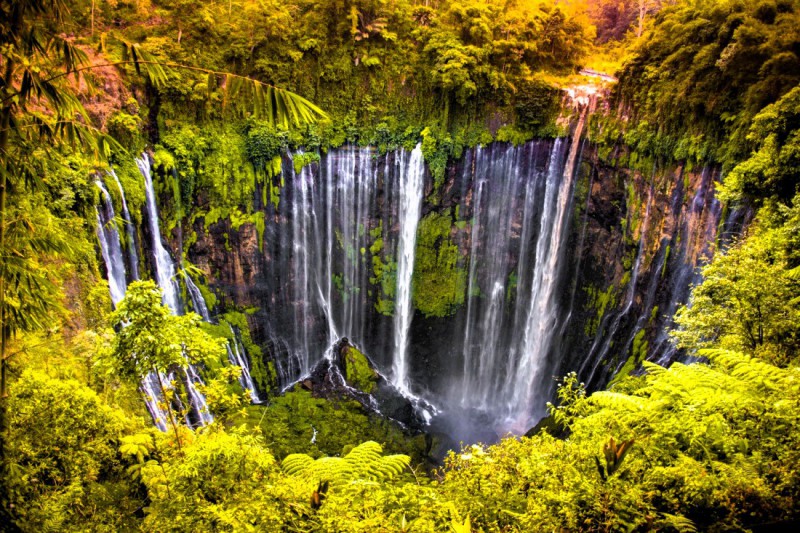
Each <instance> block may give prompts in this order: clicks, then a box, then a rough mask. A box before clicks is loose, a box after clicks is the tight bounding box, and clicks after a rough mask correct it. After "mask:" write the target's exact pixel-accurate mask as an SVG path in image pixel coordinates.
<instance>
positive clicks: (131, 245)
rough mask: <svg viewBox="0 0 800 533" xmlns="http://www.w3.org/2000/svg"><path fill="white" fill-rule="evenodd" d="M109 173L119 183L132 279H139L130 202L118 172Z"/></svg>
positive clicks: (137, 256) (110, 171)
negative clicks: (129, 208) (126, 197)
mask: <svg viewBox="0 0 800 533" xmlns="http://www.w3.org/2000/svg"><path fill="white" fill-rule="evenodd" d="M108 174H109V175H111V177H113V178H114V181H115V182H116V183H117V188H118V189H119V197H120V200H122V220H123V221H124V223H125V231H126V233H127V235H128V246H127V249H128V258H129V268H130V270H129V272H130V275H131V279H139V255H138V253H137V252H136V227H135V226H134V225H133V221H132V220H131V213H130V211H128V202H127V200H126V199H125V189H123V187H122V183H121V182H120V181H119V177H117V173H116V172H114V169H113V168H112V169H110V170H109V171H108Z"/></svg>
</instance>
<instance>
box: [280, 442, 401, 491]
mask: <svg viewBox="0 0 800 533" xmlns="http://www.w3.org/2000/svg"><path fill="white" fill-rule="evenodd" d="M410 461H411V458H410V457H409V456H407V455H402V454H398V455H387V456H384V455H383V448H382V447H381V445H380V444H378V443H377V442H373V441H367V442H365V443H363V444H359V445H358V446H356V447H355V448H353V449H352V450H350V452H348V454H347V455H345V456H344V457H321V458H319V459H316V460H314V459H313V458H312V457H309V456H308V455H305V454H296V453H295V454H291V455H287V456H286V458H285V459H284V460H283V462H282V463H281V467H282V468H283V471H284V472H286V473H287V474H289V475H291V476H300V477H303V478H306V479H311V480H313V481H314V482H316V483H320V482H328V483H330V485H331V486H333V487H341V486H343V485H346V484H350V483H358V482H360V481H385V480H390V479H392V478H394V477H396V476H399V475H400V474H402V473H403V471H404V470H405V469H406V468H408V465H409V463H410Z"/></svg>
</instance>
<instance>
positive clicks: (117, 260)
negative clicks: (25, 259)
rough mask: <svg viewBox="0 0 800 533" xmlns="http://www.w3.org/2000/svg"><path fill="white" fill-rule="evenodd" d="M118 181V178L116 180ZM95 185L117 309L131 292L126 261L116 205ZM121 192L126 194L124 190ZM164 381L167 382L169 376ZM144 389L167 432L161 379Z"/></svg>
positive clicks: (103, 247) (147, 382) (153, 379)
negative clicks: (116, 216) (126, 279)
mask: <svg viewBox="0 0 800 533" xmlns="http://www.w3.org/2000/svg"><path fill="white" fill-rule="evenodd" d="M114 177H115V178H116V176H114ZM95 183H96V184H97V186H98V187H99V188H100V190H101V192H102V193H103V198H104V200H103V206H104V210H103V212H104V216H101V215H100V210H99V209H98V213H97V236H98V238H99V240H100V250H101V252H102V255H103V261H104V262H105V264H106V268H107V270H108V285H109V290H110V292H111V301H112V303H113V304H114V307H116V306H117V305H118V304H119V302H121V301H122V299H123V298H124V297H125V292H126V290H127V288H128V287H127V284H126V281H125V260H124V259H123V257H122V245H121V243H120V236H119V232H118V231H117V230H116V228H115V227H114V226H113V224H114V222H113V218H114V205H113V203H112V202H111V196H110V195H109V194H108V191H107V190H106V188H105V186H104V185H103V182H102V181H101V180H99V179H98V180H97V181H96V182H95ZM117 183H119V182H117ZM120 187H121V186H120ZM120 192H122V191H121V190H120ZM123 198H124V193H123ZM126 211H127V210H126ZM126 211H124V212H126ZM126 215H127V213H126ZM126 218H127V219H128V220H129V217H127V216H126ZM131 252H132V253H135V251H133V250H131ZM137 262H138V261H137ZM133 279H134V280H136V279H138V274H137V275H134V276H133ZM163 377H164V381H167V380H166V376H163ZM167 383H168V381H167ZM141 388H142V392H143V393H144V398H145V404H146V406H147V410H148V411H149V412H150V415H151V416H152V417H153V422H154V423H155V425H156V427H158V428H159V429H160V430H161V431H166V430H167V417H168V416H169V415H168V413H167V412H166V411H165V410H164V409H162V408H161V405H160V404H159V398H160V397H161V392H160V386H159V383H158V377H157V376H155V375H153V374H150V375H148V376H146V377H145V378H144V379H143V380H142V383H141Z"/></svg>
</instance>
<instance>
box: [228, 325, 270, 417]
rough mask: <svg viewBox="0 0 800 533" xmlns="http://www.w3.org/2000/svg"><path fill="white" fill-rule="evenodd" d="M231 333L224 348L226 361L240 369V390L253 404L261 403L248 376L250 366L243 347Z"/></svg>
mask: <svg viewBox="0 0 800 533" xmlns="http://www.w3.org/2000/svg"><path fill="white" fill-rule="evenodd" d="M231 333H232V334H233V338H232V340H231V341H229V342H228V344H227V345H226V346H225V347H226V348H227V350H228V359H229V360H230V362H231V364H232V365H236V366H238V367H239V368H241V369H242V373H241V375H240V376H239V384H240V385H241V386H242V389H243V390H245V391H247V392H248V393H249V394H250V399H251V401H252V402H253V403H261V398H260V397H259V395H258V389H257V388H256V384H255V382H254V381H253V377H252V376H251V374H250V364H249V362H248V360H247V354H246V353H245V351H244V346H242V345H241V343H240V342H239V337H238V336H237V334H236V332H235V331H234V330H233V328H231Z"/></svg>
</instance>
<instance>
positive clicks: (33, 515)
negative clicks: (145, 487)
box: [0, 371, 154, 531]
mask: <svg viewBox="0 0 800 533" xmlns="http://www.w3.org/2000/svg"><path fill="white" fill-rule="evenodd" d="M9 403H10V407H11V409H10V411H9V415H10V416H9V418H10V421H9V429H8V431H9V439H8V441H9V445H8V449H7V452H8V455H7V460H8V463H9V467H8V468H7V470H6V471H5V472H4V474H6V479H5V482H6V489H7V492H6V494H4V499H5V498H6V497H7V498H8V499H9V503H11V504H13V514H14V522H11V521H10V520H9V521H8V522H6V521H3V523H2V526H0V529H2V530H3V531H6V526H8V527H9V528H10V527H11V524H12V523H16V525H18V526H19V527H21V528H22V529H23V530H24V531H90V530H93V531H97V530H108V531H130V530H132V529H135V528H136V518H135V516H134V515H135V513H136V510H137V509H138V508H140V507H141V505H142V501H141V498H140V497H137V495H136V493H135V490H134V489H135V485H134V484H132V483H131V482H130V479H129V478H128V476H127V475H126V473H125V468H124V465H123V464H122V463H121V461H120V459H119V454H118V452H117V448H118V446H119V443H120V440H121V439H123V438H124V435H126V434H129V433H132V432H134V431H136V430H139V431H142V430H144V428H143V427H142V424H141V422H139V421H138V420H137V419H135V418H132V417H130V416H127V414H126V413H124V412H123V411H121V410H120V409H117V408H113V407H110V406H109V405H107V404H106V403H104V402H103V400H102V399H101V398H100V396H98V394H97V393H95V392H94V391H93V390H91V389H89V388H88V387H86V386H85V385H82V384H80V383H78V382H76V381H72V380H60V379H53V378H50V377H47V376H45V375H42V374H39V373H36V372H31V371H25V372H24V373H23V374H22V376H21V377H20V378H19V380H18V381H17V382H16V383H15V386H14V388H13V390H12V391H11V395H10V397H9ZM150 431H154V430H152V429H151V430H150ZM151 438H152V437H151ZM90 525H91V526H90ZM90 527H91V528H92V529H90ZM9 531H10V529H9Z"/></svg>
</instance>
